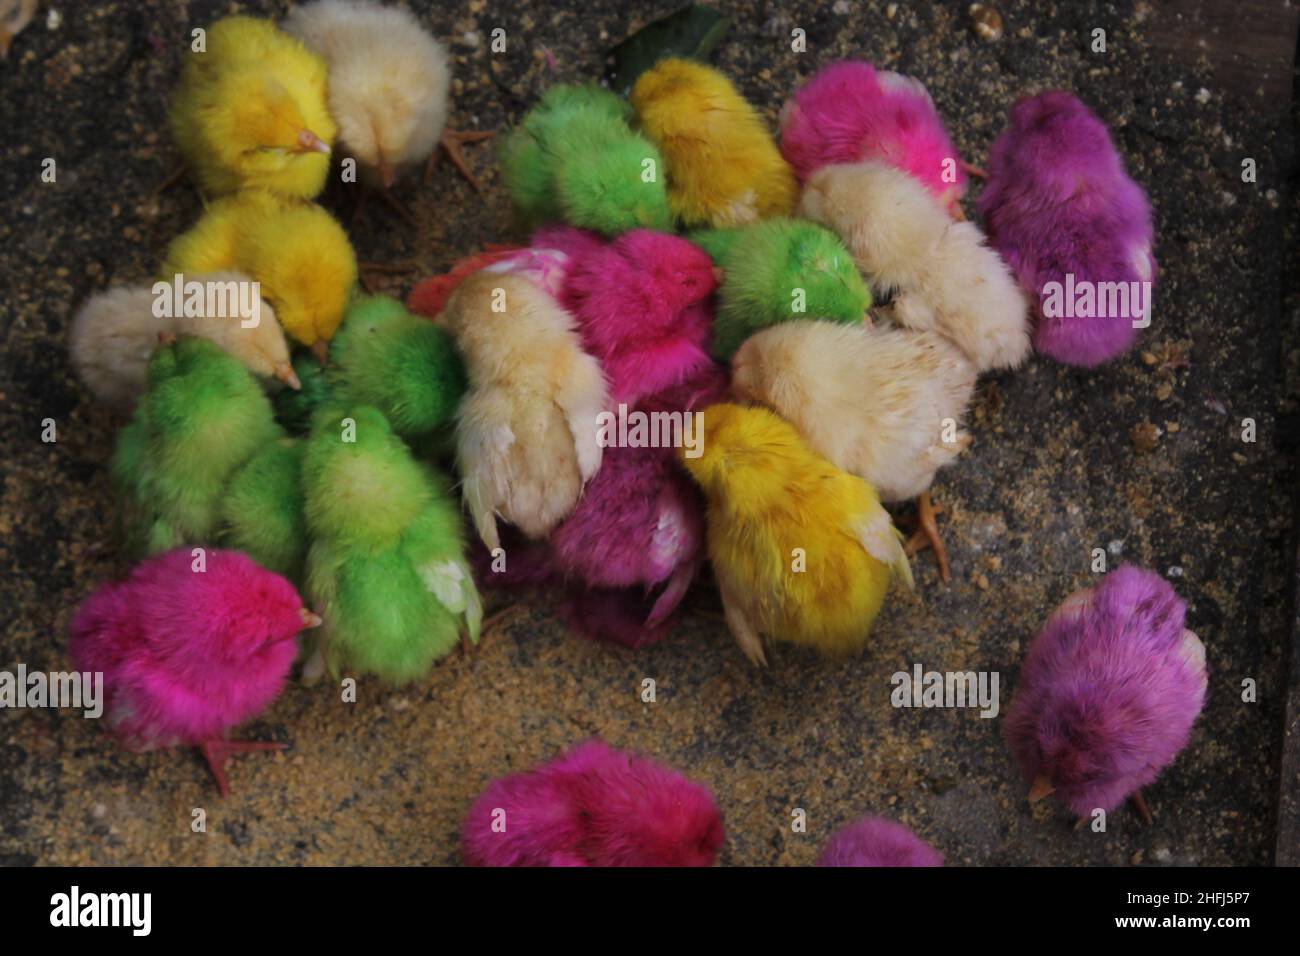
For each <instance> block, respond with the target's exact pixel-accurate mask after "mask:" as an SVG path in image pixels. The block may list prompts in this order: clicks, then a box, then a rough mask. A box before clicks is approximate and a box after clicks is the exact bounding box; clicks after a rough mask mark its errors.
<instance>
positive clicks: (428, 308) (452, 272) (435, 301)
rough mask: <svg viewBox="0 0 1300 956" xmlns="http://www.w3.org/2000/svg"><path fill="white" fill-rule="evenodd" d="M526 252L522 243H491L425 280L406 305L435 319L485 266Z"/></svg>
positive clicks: (426, 316) (413, 290)
mask: <svg viewBox="0 0 1300 956" xmlns="http://www.w3.org/2000/svg"><path fill="white" fill-rule="evenodd" d="M521 251H522V248H521V247H519V246H499V245H489V246H488V247H487V248H485V249H484V250H483V251H482V252H476V253H473V254H472V255H468V256H465V257H463V258H461V259H457V260H456V261H455V262H454V263H453V264H452V267H451V268H450V269H448V270H447V271H446V272H444V273H443V274H442V275H436V276H430V277H429V278H427V279H421V280H420V281H419V282H417V283H416V284H415V288H413V289H412V290H411V291H410V293H409V294H408V295H407V297H406V307H407V308H408V309H410V310H411V311H412V312H414V313H415V314H416V315H422V316H424V317H425V318H426V319H432V318H433V317H434V316H436V315H437V314H438V313H439V312H441V311H442V310H443V307H444V306H445V305H446V304H447V300H448V299H450V298H451V294H452V293H453V292H455V291H456V287H457V286H459V285H460V284H461V283H462V282H464V281H465V280H466V279H468V278H469V277H470V276H472V275H473V274H474V273H476V272H478V271H479V270H480V269H482V268H483V267H484V266H490V265H492V264H493V263H494V262H500V261H501V260H502V259H508V258H511V257H512V256H515V255H516V254H518V253H519V252H521Z"/></svg>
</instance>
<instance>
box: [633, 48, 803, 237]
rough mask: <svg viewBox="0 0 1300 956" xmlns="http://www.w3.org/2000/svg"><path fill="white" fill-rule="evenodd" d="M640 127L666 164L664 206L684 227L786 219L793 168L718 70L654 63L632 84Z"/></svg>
mask: <svg viewBox="0 0 1300 956" xmlns="http://www.w3.org/2000/svg"><path fill="white" fill-rule="evenodd" d="M631 102H632V107H633V108H634V109H635V110H636V113H637V118H638V119H639V120H640V124H641V129H642V130H643V131H644V132H645V134H646V136H648V137H649V138H650V140H651V141H652V142H653V143H654V144H655V145H656V146H658V147H659V149H660V150H661V151H662V152H663V156H664V160H665V161H666V162H667V164H668V165H667V177H668V201H669V204H670V205H671V206H672V211H673V215H675V216H676V217H677V218H678V219H679V220H680V221H681V223H682V224H683V225H684V226H686V227H688V228H695V227H699V226H712V227H725V226H739V225H744V224H745V223H748V222H754V221H755V220H757V219H767V218H769V217H771V216H786V215H789V214H790V211H791V209H792V208H793V207H794V204H795V199H796V198H797V195H798V185H797V183H796V182H795V177H794V171H793V170H792V169H791V168H790V165H789V164H788V163H787V162H786V161H785V159H783V158H782V156H781V154H780V152H778V151H777V148H776V144H775V143H773V142H772V137H771V135H770V134H769V133H768V131H767V128H766V126H765V125H764V123H763V119H762V117H760V116H759V115H758V113H757V111H755V109H754V108H753V107H752V106H750V105H749V103H747V102H746V101H745V99H744V97H742V96H741V95H740V93H739V91H738V90H737V89H736V87H735V86H734V85H732V82H731V81H730V80H729V79H727V77H726V76H724V75H723V74H722V73H721V72H719V71H718V70H715V69H713V68H712V67H709V66H705V65H703V64H701V63H694V62H692V61H690V60H681V59H675V58H669V59H666V60H660V61H659V62H658V63H657V64H655V66H654V67H653V68H652V69H650V70H647V71H646V72H645V73H643V74H642V75H641V76H640V78H639V79H638V80H637V81H636V85H635V86H633V87H632V94H631Z"/></svg>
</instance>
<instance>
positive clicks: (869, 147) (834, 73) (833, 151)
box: [781, 60, 969, 218]
mask: <svg viewBox="0 0 1300 956" xmlns="http://www.w3.org/2000/svg"><path fill="white" fill-rule="evenodd" d="M781 153H782V155H784V156H785V158H786V161H787V162H788V163H789V164H790V165H791V166H793V167H794V171H795V174H796V175H797V176H798V177H799V181H800V182H803V181H804V180H806V179H807V178H808V177H809V176H811V175H812V174H813V173H815V172H816V171H817V170H818V169H821V167H823V166H828V165H830V164H832V163H856V162H860V161H862V160H865V159H874V160H879V161H881V162H885V163H888V164H889V165H891V166H894V167H897V168H898V169H901V170H903V171H904V172H906V173H908V174H909V175H911V176H913V177H915V178H916V179H917V180H918V181H920V182H921V183H923V184H924V185H925V187H926V188H927V189H928V190H930V192H931V193H933V194H934V196H935V198H936V199H938V200H939V202H940V203H941V204H942V205H943V206H944V207H946V208H948V209H949V210H951V211H953V212H954V215H957V217H958V218H961V216H960V206H959V201H960V200H961V198H962V196H963V195H965V192H966V171H967V169H968V168H969V167H967V166H966V164H965V163H963V162H962V161H961V158H960V157H959V156H958V155H957V148H956V147H955V146H954V145H953V143H952V139H951V138H950V137H949V136H948V133H947V131H946V130H945V129H944V126H943V121H942V120H941V119H939V113H938V111H936V110H935V108H934V101H933V100H932V99H931V98H930V93H929V91H927V90H926V88H925V87H924V86H923V85H922V84H921V83H920V82H919V81H918V80H914V79H912V78H911V77H908V76H903V75H902V74H900V73H893V72H889V71H884V70H882V71H877V70H876V69H875V68H874V67H873V66H872V65H871V64H870V63H864V62H861V61H854V60H846V61H844V62H840V63H832V64H831V65H830V66H827V67H824V68H823V69H822V70H821V71H819V72H818V73H817V74H816V75H815V76H813V78H812V79H810V80H809V81H808V82H807V83H805V84H804V85H803V86H802V87H801V88H800V89H799V90H798V92H796V93H795V94H794V96H792V97H791V98H790V99H789V100H787V101H786V104H785V106H784V107H783V108H782V110H781Z"/></svg>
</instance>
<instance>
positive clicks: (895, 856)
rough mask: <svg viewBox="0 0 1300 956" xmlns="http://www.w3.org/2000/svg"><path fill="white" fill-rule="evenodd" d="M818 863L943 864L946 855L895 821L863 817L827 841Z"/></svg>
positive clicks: (856, 864) (855, 864)
mask: <svg viewBox="0 0 1300 956" xmlns="http://www.w3.org/2000/svg"><path fill="white" fill-rule="evenodd" d="M817 865H818V866H887V867H893V866H943V855H942V854H940V853H939V852H938V851H937V850H935V849H934V847H932V846H930V844H928V843H926V842H925V841H924V840H922V839H921V838H920V837H919V836H917V835H916V834H915V833H913V832H912V831H911V830H909V829H908V828H907V827H905V826H903V825H902V824H901V823H895V822H893V821H892V820H886V819H884V818H883V817H863V818H862V819H861V820H858V821H857V822H856V823H851V824H849V825H848V826H846V827H844V828H842V829H840V830H838V831H836V833H835V834H834V835H833V836H832V837H831V838H830V839H829V840H827V841H826V846H825V847H823V848H822V852H821V856H819V857H818V858H817Z"/></svg>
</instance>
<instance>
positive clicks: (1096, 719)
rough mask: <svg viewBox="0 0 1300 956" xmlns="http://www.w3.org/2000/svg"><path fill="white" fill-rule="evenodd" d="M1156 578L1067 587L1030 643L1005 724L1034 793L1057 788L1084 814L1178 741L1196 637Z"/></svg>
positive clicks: (1150, 774)
mask: <svg viewBox="0 0 1300 956" xmlns="http://www.w3.org/2000/svg"><path fill="white" fill-rule="evenodd" d="M1185 613H1186V607H1185V606H1184V604H1183V602H1182V601H1181V600H1180V599H1179V597H1178V595H1177V594H1175V593H1174V589H1173V588H1172V587H1170V586H1169V584H1168V582H1166V581H1165V580H1164V579H1163V578H1161V577H1160V576H1159V575H1158V574H1155V573H1154V572H1151V571H1144V570H1142V569H1140V568H1136V567H1133V566H1131V565H1130V566H1125V567H1121V568H1119V569H1117V570H1115V571H1112V572H1111V573H1110V574H1108V575H1106V577H1105V578H1104V579H1103V580H1102V582H1101V583H1100V584H1099V585H1097V586H1096V587H1094V588H1089V589H1086V590H1082V591H1078V592H1076V593H1074V594H1072V595H1071V596H1070V597H1069V598H1067V599H1066V600H1065V602H1064V603H1063V604H1062V605H1061V606H1060V607H1059V608H1057V610H1056V611H1055V612H1053V614H1052V616H1051V617H1050V618H1048V620H1047V624H1046V625H1045V626H1044V627H1043V630H1042V632H1041V633H1040V634H1039V635H1038V637H1036V638H1035V639H1034V642H1033V644H1032V645H1030V648H1029V652H1028V653H1027V654H1026V655H1025V662H1024V665H1023V666H1022V667H1021V669H1020V684H1019V686H1018V687H1017V688H1016V697H1015V700H1013V701H1012V704H1011V708H1010V710H1009V711H1008V713H1007V721H1006V725H1005V728H1004V730H1005V734H1006V738H1007V742H1008V743H1009V744H1010V745H1011V749H1012V751H1013V752H1014V753H1015V756H1016V759H1017V761H1018V762H1019V763H1020V769H1021V772H1022V773H1023V775H1024V778H1025V780H1026V781H1031V787H1030V791H1029V800H1030V802H1031V803H1033V802H1036V801H1038V800H1041V799H1042V798H1043V797H1045V796H1047V795H1048V794H1051V793H1055V794H1056V797H1057V799H1059V800H1060V801H1061V802H1062V803H1064V804H1065V805H1066V806H1067V807H1069V808H1070V810H1071V812H1073V813H1074V814H1076V815H1077V816H1078V817H1080V818H1081V819H1084V818H1087V817H1088V816H1090V815H1091V814H1092V812H1093V811H1094V810H1096V809H1102V810H1105V811H1106V812H1108V813H1109V812H1110V811H1112V810H1113V809H1115V807H1117V806H1119V805H1120V804H1121V803H1123V802H1124V799H1125V798H1126V797H1129V796H1133V797H1134V803H1135V804H1136V805H1137V808H1138V810H1139V812H1141V813H1142V815H1143V816H1144V817H1148V818H1149V816H1150V814H1149V811H1147V810H1146V802H1145V801H1144V800H1143V799H1142V797H1141V788H1142V787H1145V786H1147V785H1148V784H1150V783H1151V782H1152V781H1154V780H1155V779H1156V777H1158V776H1159V775H1160V771H1162V770H1163V769H1164V768H1165V767H1167V766H1169V764H1170V763H1172V762H1173V760H1174V758H1175V757H1176V756H1177V755H1178V752H1179V751H1180V750H1182V749H1183V748H1184V747H1185V746H1187V739H1188V735H1189V734H1190V733H1191V729H1192V723H1193V722H1194V721H1195V720H1196V716H1197V715H1198V714H1199V713H1200V712H1201V708H1202V707H1203V706H1204V705H1205V693H1206V684H1207V680H1208V674H1207V671H1206V666H1205V645H1204V644H1202V643H1201V642H1200V640H1199V639H1198V638H1197V636H1196V635H1195V634H1193V633H1192V632H1191V631H1189V630H1188V629H1187V628H1186V627H1184V626H1183V618H1184V615H1185Z"/></svg>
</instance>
